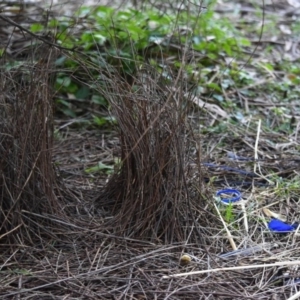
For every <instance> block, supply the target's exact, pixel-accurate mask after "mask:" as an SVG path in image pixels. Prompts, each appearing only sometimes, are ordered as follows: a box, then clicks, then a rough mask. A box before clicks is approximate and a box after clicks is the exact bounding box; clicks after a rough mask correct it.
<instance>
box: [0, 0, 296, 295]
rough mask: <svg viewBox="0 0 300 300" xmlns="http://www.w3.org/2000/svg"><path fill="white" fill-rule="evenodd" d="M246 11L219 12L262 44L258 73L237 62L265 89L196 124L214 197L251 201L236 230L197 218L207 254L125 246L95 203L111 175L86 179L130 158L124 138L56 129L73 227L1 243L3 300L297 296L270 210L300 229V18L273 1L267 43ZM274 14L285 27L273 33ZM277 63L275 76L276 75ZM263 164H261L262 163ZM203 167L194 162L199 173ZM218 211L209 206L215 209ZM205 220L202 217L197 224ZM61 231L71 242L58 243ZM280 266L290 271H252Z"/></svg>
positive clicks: (229, 100) (225, 7) (68, 124)
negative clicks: (220, 193)
mask: <svg viewBox="0 0 300 300" xmlns="http://www.w3.org/2000/svg"><path fill="white" fill-rule="evenodd" d="M235 5H236V4H227V3H220V4H219V5H218V8H217V12H218V13H219V14H220V15H228V16H230V17H231V18H232V20H233V22H234V23H236V26H237V27H238V28H240V30H242V31H245V32H246V31H247V35H248V36H249V37H250V39H251V40H252V42H253V47H252V48H251V49H249V51H248V50H245V51H246V52H247V53H246V55H247V57H249V59H250V57H251V56H252V59H251V64H246V63H245V62H244V61H243V62H238V63H240V64H241V66H243V68H244V70H245V73H246V74H251V76H252V77H255V78H256V82H255V83H254V84H251V85H248V86H247V85H246V84H245V85H244V86H243V87H242V88H234V87H233V88H232V90H231V92H230V93H227V92H225V91H224V97H225V98H226V101H225V102H223V103H220V102H218V101H216V100H215V99H214V98H213V97H211V98H207V99H202V100H203V101H207V106H206V108H205V115H203V112H202V111H199V110H198V108H197V107H196V108H195V112H194V114H193V115H191V118H194V120H195V127H196V125H197V124H198V123H197V122H198V121H199V120H201V119H205V120H204V122H203V123H202V126H201V128H200V130H199V132H196V133H195V134H199V135H201V145H202V161H203V163H206V164H210V165H206V166H205V165H204V166H203V172H204V177H205V180H206V181H207V186H208V187H209V189H210V190H211V192H212V193H214V192H215V191H216V190H218V189H220V188H223V187H237V188H238V189H239V190H240V191H241V192H242V193H243V199H244V201H243V205H236V206H233V208H232V210H227V212H226V208H224V207H222V206H218V209H219V210H220V211H221V214H222V216H223V217H224V218H226V216H227V217H228V220H227V221H228V222H227V225H226V226H225V225H224V226H223V225H222V223H221V222H218V223H216V224H214V222H210V221H207V220H201V219H197V221H198V222H199V223H200V224H202V225H203V228H202V229H203V244H199V243H195V242H194V241H193V242H190V241H189V240H187V241H186V244H185V245H182V244H172V245H163V243H159V242H157V243H155V244H154V243H150V242H146V241H142V240H135V239H131V238H128V237H123V236H114V235H113V234H111V233H110V232H109V230H107V231H106V230H103V227H102V224H103V222H104V221H105V220H107V219H109V218H111V216H110V214H109V213H108V212H107V211H105V208H95V207H94V206H93V202H92V200H93V199H95V197H97V194H98V193H99V192H100V191H101V190H102V188H103V187H104V185H105V183H106V181H107V178H108V176H107V174H105V173H104V174H103V173H102V174H100V175H99V174H98V173H96V174H89V173H87V172H86V170H87V169H88V168H90V167H93V166H95V165H96V164H97V163H98V162H102V163H107V164H108V165H110V164H111V162H112V161H113V160H114V158H115V157H116V156H118V155H119V149H118V147H119V141H118V138H117V135H116V134H115V133H114V132H111V131H110V130H109V131H107V130H103V131H100V130H95V129H93V130H87V129H84V130H82V129H78V128H76V126H77V124H78V123H80V122H79V121H80V120H78V119H68V120H62V119H57V120H56V121H55V128H56V138H55V145H54V153H53V154H54V157H53V161H54V163H55V164H56V165H57V172H58V174H59V176H60V180H61V182H63V185H64V186H65V187H66V189H67V190H68V197H69V199H68V200H69V201H67V202H66V203H68V204H66V207H65V209H68V210H70V211H72V212H73V216H74V219H72V218H70V220H69V222H66V221H65V220H64V221H62V220H61V219H59V218H57V219H55V220H52V221H53V222H57V224H58V225H59V226H58V227H57V228H55V229H54V232H52V234H53V235H54V236H55V239H54V238H53V240H52V241H51V240H50V241H49V240H47V243H45V241H42V240H41V242H40V244H37V245H36V247H26V246H25V245H22V247H20V248H19V249H16V250H15V249H14V250H11V249H13V248H10V247H9V245H1V249H2V250H1V265H0V272H1V278H0V285H1V288H0V296H1V297H2V298H3V299H6V298H7V299H17V298H21V299H27V298H28V299H29V298H30V299H288V298H289V297H291V296H292V295H294V294H296V293H297V292H298V282H297V278H298V277H300V274H299V271H298V268H297V267H298V266H297V265H296V264H295V266H286V265H285V264H284V262H285V261H293V260H294V261H297V260H299V250H298V249H299V245H298V234H297V233H295V234H293V235H276V234H273V233H271V232H270V231H269V230H268V229H267V223H266V219H265V215H264V212H263V209H266V208H267V209H269V210H271V211H272V212H276V213H278V214H280V215H281V216H282V217H283V218H284V219H287V220H288V221H289V222H294V221H298V220H299V216H298V211H299V204H298V200H299V192H300V187H299V184H298V182H299V162H300V155H299V118H300V108H299V103H298V102H299V101H298V97H299V88H298V84H297V80H298V76H299V73H297V72H298V71H297V70H296V69H293V70H292V69H291V68H290V67H291V65H290V64H289V61H292V62H293V65H294V66H295V68H298V64H299V45H298V42H299V41H298V37H297V36H294V35H293V34H292V31H289V29H290V28H291V27H292V26H293V25H294V24H295V22H297V18H298V15H299V14H298V10H297V9H295V8H293V7H291V6H290V5H288V4H287V3H272V4H271V3H267V5H269V6H268V7H266V20H265V25H264V26H265V27H264V33H263V35H262V37H261V38H259V36H258V34H257V28H258V27H261V16H257V15H256V14H255V11H256V10H255V9H254V7H253V6H250V5H245V4H241V7H240V11H242V16H243V19H242V21H240V14H236V13H235V11H233V8H235V9H236V6H235ZM273 15H275V16H276V18H277V19H276V22H277V23H276V26H275V28H274V25H272V26H270V27H268V18H272V16H273ZM272 24H273V23H272ZM251 26H253V33H251V30H249V27H251ZM252 34H253V36H252ZM270 45H272V47H271V48H270V49H267V48H268V47H270ZM273 46H274V47H273ZM253 50H255V52H254V54H253V55H252V54H251V53H252V52H253ZM263 63H265V64H263ZM267 63H268V64H271V65H272V66H274V67H273V68H268V65H267ZM284 64H286V66H285V65H284ZM299 68H300V67H299ZM216 76H217V77H218V78H219V80H220V81H222V80H223V79H224V76H225V75H224V74H222V72H220V73H218V70H216ZM289 78H290V79H292V80H291V81H288V80H287V79H289ZM294 79H296V81H293V80H294ZM277 89H278V90H277ZM209 104H211V105H214V106H209ZM233 104H234V105H233ZM216 106H217V107H218V109H219V114H218V113H216V110H215V109H216ZM89 113H97V112H95V111H93V112H88V113H87V114H89ZM259 120H260V121H259ZM258 122H261V123H258ZM74 124H76V126H74ZM255 157H257V158H259V160H257V161H256V162H254V161H253V160H254V158H255ZM195 165H196V162H191V168H193V166H195ZM230 168H231V169H230ZM254 171H255V172H254ZM198 175H199V174H198V173H197V170H196V171H195V176H198ZM212 201H213V200H212V199H211V201H210V200H209V201H208V203H207V207H210V208H211V206H213V203H212ZM213 210H214V209H208V212H211V211H213ZM95 211H96V213H95ZM216 211H217V209H216V210H215V212H216ZM198 213H199V212H198V211H195V215H196V216H197V215H198ZM199 215H200V213H199ZM211 217H212V216H209V215H208V216H207V218H208V219H209V218H211ZM35 218H36V220H37V221H38V220H39V219H40V218H50V216H47V215H45V216H35ZM196 218H197V217H196ZM231 218H232V219H231ZM60 226H61V227H60ZM49 230H53V228H49ZM66 230H67V231H68V235H65V231H66ZM187 230H192V229H191V228H188V229H187ZM226 230H228V231H226ZM60 232H62V233H63V234H61V239H57V236H60ZM230 235H231V236H232V238H233V240H234V243H235V245H236V246H237V248H238V249H250V250H248V252H247V251H246V254H245V253H244V256H243V255H237V253H236V252H235V253H231V251H232V250H233V249H232V243H230V240H229V239H228V236H230ZM252 247H254V248H252ZM251 249H252V250H251ZM183 252H187V253H189V254H190V256H191V258H192V262H191V263H190V264H188V265H186V266H184V265H181V264H180V262H179V260H180V256H181V254H182V253H183ZM227 252H229V253H231V254H230V255H229V257H228V258H226V259H224V258H222V257H220V256H219V255H220V253H227ZM208 254H210V255H208ZM278 262H282V263H283V264H282V266H278V265H272V266H269V267H265V268H257V269H247V266H251V265H255V264H256V265H258V264H263V263H264V264H272V263H278ZM233 266H237V267H238V266H245V269H243V270H239V269H237V270H231V271H218V272H207V273H203V274H198V275H191V276H183V277H178V278H169V279H163V276H165V275H172V274H177V273H182V272H190V271H198V270H211V269H215V268H220V267H222V268H226V267H233ZM295 299H296V298H295Z"/></svg>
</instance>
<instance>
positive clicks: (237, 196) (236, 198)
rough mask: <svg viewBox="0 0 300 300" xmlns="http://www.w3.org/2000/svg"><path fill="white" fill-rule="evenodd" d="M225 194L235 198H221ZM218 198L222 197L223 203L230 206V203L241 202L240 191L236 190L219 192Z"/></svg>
mask: <svg viewBox="0 0 300 300" xmlns="http://www.w3.org/2000/svg"><path fill="white" fill-rule="evenodd" d="M223 194H230V195H233V197H231V198H221V197H220V196H221V195H223ZM216 195H217V197H220V199H221V201H222V202H223V203H224V204H229V203H233V202H237V201H240V200H241V193H240V192H239V191H238V190H235V189H224V190H220V191H217V194H216Z"/></svg>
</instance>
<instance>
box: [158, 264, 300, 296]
mask: <svg viewBox="0 0 300 300" xmlns="http://www.w3.org/2000/svg"><path fill="white" fill-rule="evenodd" d="M294 265H300V260H295V261H281V262H276V263H273V264H261V265H248V266H238V267H229V268H216V269H210V270H201V271H193V272H186V273H177V274H173V275H164V276H163V277H162V278H163V279H168V278H174V277H182V276H189V275H198V274H205V273H209V272H219V271H237V270H248V269H258V268H267V267H281V266H294ZM294 296H295V295H294ZM295 299H296V298H295ZM289 300H291V299H289Z"/></svg>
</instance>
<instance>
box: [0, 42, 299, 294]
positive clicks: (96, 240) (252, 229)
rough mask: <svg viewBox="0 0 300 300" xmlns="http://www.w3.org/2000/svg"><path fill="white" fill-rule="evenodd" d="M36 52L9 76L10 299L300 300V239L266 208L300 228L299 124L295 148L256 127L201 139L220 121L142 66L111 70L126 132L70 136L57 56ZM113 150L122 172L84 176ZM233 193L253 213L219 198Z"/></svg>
mask: <svg viewBox="0 0 300 300" xmlns="http://www.w3.org/2000/svg"><path fill="white" fill-rule="evenodd" d="M34 49H35V51H34V53H33V54H31V55H30V56H29V57H27V59H26V62H25V63H22V64H21V65H20V66H17V67H14V68H12V69H10V70H6V71H5V72H4V71H2V72H1V75H0V76H1V80H0V84H1V96H0V175H1V177H0V191H1V196H0V197H1V198H0V201H1V206H0V207H1V211H0V221H1V230H0V253H1V254H0V274H1V276H0V298H3V299H274V300H275V299H290V300H291V299H296V297H297V294H298V287H297V284H298V282H297V278H298V277H300V276H299V271H298V263H299V251H298V249H299V241H298V233H297V232H295V233H293V234H287V235H276V234H274V233H271V232H270V231H269V230H268V229H267V223H266V222H267V217H266V216H265V215H264V211H265V210H264V209H266V208H268V209H269V210H271V211H273V212H276V213H277V214H279V215H280V216H281V217H282V218H285V219H287V220H288V221H290V222H293V221H296V220H297V219H298V206H299V205H298V195H299V191H300V188H299V184H297V182H298V177H299V174H298V173H297V172H298V171H297V170H298V169H297V168H298V163H299V157H298V155H297V151H298V148H297V147H298V144H297V143H298V142H299V141H298V140H297V139H298V132H297V131H298V127H295V129H294V131H293V132H292V133H291V135H290V137H288V138H289V139H291V140H292V141H293V142H290V143H288V139H287V138H286V137H285V136H282V135H280V134H270V133H269V132H268V130H267V128H264V127H260V126H258V125H257V123H256V122H257V121H258V120H259V118H257V119H255V118H254V121H253V120H251V121H249V123H246V124H241V125H240V126H239V127H236V126H233V125H230V124H228V123H227V121H226V119H225V118H224V119H222V120H221V122H223V123H224V124H226V126H227V129H226V130H224V131H223V132H221V133H213V134H206V135H200V134H199V128H198V124H199V123H198V122H199V119H201V118H204V117H205V118H207V122H208V123H209V122H210V123H211V124H212V123H213V122H216V123H217V121H218V120H217V118H216V117H215V116H213V117H212V118H210V116H209V114H207V115H206V114H205V112H204V110H203V109H199V108H198V107H197V106H195V104H193V102H195V98H192V96H191V94H190V93H189V92H188V91H189V89H188V83H187V82H186V81H185V79H184V77H183V73H182V72H181V70H179V71H177V72H175V71H174V70H172V69H170V70H169V74H172V76H173V78H172V80H170V81H168V83H165V82H164V81H163V80H164V79H163V78H162V76H161V74H159V73H158V72H157V71H155V70H153V69H152V68H151V67H150V66H146V65H145V66H144V67H143V68H142V69H140V68H139V69H138V72H136V74H135V76H134V77H133V78H132V80H133V81H131V82H130V84H129V83H128V82H126V80H124V78H122V77H121V76H119V75H118V73H117V72H112V69H111V68H110V69H107V70H101V78H102V82H101V85H99V86H98V90H99V91H100V92H101V93H102V94H103V95H104V96H105V98H106V99H108V100H109V102H110V105H111V113H112V114H113V115H114V116H115V117H116V119H117V121H118V127H117V128H116V132H110V133H109V134H107V132H105V131H102V132H99V131H92V130H89V131H87V130H78V129H76V128H75V127H74V128H70V126H69V125H68V124H71V123H72V122H73V121H74V122H76V120H68V122H66V123H64V120H56V121H54V120H53V91H52V82H51V80H52V75H53V72H54V70H53V59H55V57H56V55H57V54H58V53H57V51H56V50H54V48H52V47H49V45H45V44H43V43H41V44H40V46H39V47H35V48H34ZM184 55H185V53H184V52H183V53H182V60H183V61H185V60H184ZM78 59H79V60H81V62H82V67H83V69H85V70H86V72H87V73H88V68H85V66H84V60H85V59H83V58H80V57H79V58H78ZM6 63H7V61H4V60H2V66H1V67H2V70H4V69H5V68H3V66H4V64H6ZM89 67H90V66H89ZM133 82H134V87H135V89H133V86H132V85H133ZM162 83H163V84H162ZM263 109H265V108H264V107H263ZM295 111H296V110H295ZM204 114H205V115H204ZM54 126H56V128H59V133H60V138H59V139H58V140H56V141H55V142H54V141H53V135H54V131H53V129H54ZM282 149H284V153H282ZM224 153H225V154H224ZM114 155H115V156H117V157H121V163H120V165H119V167H118V169H116V172H115V174H114V175H113V176H111V177H109V178H107V176H104V175H102V176H91V175H87V174H86V173H85V172H84V170H85V169H86V168H87V167H89V166H92V165H93V164H94V163H95V162H97V161H99V160H101V161H104V160H105V159H106V160H107V161H112V160H113V158H114ZM253 158H259V160H254V159H253ZM53 161H55V163H57V164H59V169H55V168H54V165H53ZM208 164H209V165H208ZM216 166H218V167H219V168H217V167H216ZM57 173H58V174H57ZM280 177H281V179H280ZM107 180H108V182H106V181H107ZM280 180H283V181H284V182H283V181H282V182H281V181H280ZM286 181H288V182H289V185H287V183H286ZM204 182H206V184H204ZM228 186H230V187H237V188H238V189H239V190H241V191H242V193H243V199H244V200H243V202H242V204H241V203H239V204H237V205H234V206H232V207H228V206H226V207H225V206H222V205H221V204H218V203H217V202H215V201H214V198H213V193H214V192H215V190H217V189H219V188H223V187H228ZM235 247H236V248H237V249H238V250H237V251H233V250H235ZM183 253H188V254H189V255H190V257H191V262H190V263H188V264H187V265H182V264H180V257H181V255H182V254H183ZM221 253H222V254H221ZM199 271H200V272H199ZM176 274H179V275H178V277H175V276H174V275H176Z"/></svg>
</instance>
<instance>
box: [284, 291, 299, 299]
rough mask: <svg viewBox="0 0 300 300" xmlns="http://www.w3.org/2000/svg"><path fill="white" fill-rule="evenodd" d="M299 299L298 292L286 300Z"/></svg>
mask: <svg viewBox="0 0 300 300" xmlns="http://www.w3.org/2000/svg"><path fill="white" fill-rule="evenodd" d="M299 298H300V292H297V293H296V294H294V295H293V296H292V297H290V298H288V299H287V300H296V299H299Z"/></svg>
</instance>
